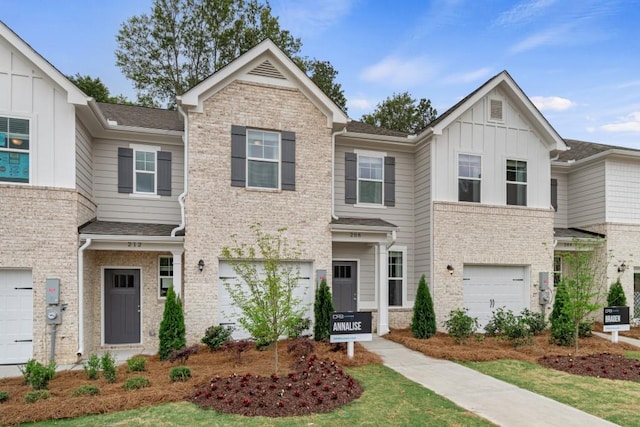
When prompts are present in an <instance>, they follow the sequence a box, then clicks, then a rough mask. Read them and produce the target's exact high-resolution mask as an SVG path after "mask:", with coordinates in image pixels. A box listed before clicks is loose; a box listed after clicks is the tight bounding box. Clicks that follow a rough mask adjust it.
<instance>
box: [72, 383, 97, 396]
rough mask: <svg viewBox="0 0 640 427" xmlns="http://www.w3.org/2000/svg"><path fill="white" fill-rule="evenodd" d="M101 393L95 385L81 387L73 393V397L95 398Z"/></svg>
mask: <svg viewBox="0 0 640 427" xmlns="http://www.w3.org/2000/svg"><path fill="white" fill-rule="evenodd" d="M98 393H100V389H99V388H98V387H96V386H94V385H91V384H87V385H81V386H80V387H78V388H77V389H75V390H73V393H71V397H79V396H95V395H96V394H98Z"/></svg>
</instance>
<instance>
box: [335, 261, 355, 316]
mask: <svg viewBox="0 0 640 427" xmlns="http://www.w3.org/2000/svg"><path fill="white" fill-rule="evenodd" d="M357 265H358V264H357V263H356V262H355V261H334V262H333V286H332V294H333V307H334V309H335V310H336V311H338V312H345V311H357V310H358V291H357V289H358V286H357V284H358V269H357Z"/></svg>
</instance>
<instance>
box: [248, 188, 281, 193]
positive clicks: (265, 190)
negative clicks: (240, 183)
mask: <svg viewBox="0 0 640 427" xmlns="http://www.w3.org/2000/svg"><path fill="white" fill-rule="evenodd" d="M244 189H245V190H246V191H257V192H259V193H282V190H281V189H279V188H263V187H245V188H244Z"/></svg>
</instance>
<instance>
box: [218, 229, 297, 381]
mask: <svg viewBox="0 0 640 427" xmlns="http://www.w3.org/2000/svg"><path fill="white" fill-rule="evenodd" d="M250 228H251V231H252V232H253V234H254V235H255V239H256V241H255V243H254V244H252V245H249V244H246V243H239V242H238V241H237V240H235V237H234V245H233V246H232V247H224V248H223V249H222V254H223V256H224V257H225V258H226V259H227V260H229V261H230V262H231V264H232V266H233V270H234V271H235V273H236V274H237V276H238V277H239V278H240V279H241V281H238V282H236V283H228V282H226V281H225V283H224V286H225V288H226V289H227V291H228V292H229V295H230V296H231V300H232V301H233V303H234V304H235V306H236V307H238V308H239V309H240V311H241V317H240V318H239V319H238V322H239V323H240V325H242V327H243V328H244V329H246V330H247V332H249V333H250V334H251V336H252V337H253V338H255V339H256V340H257V341H258V342H260V343H263V344H265V343H266V344H271V343H274V364H275V372H276V373H277V372H278V339H279V338H280V337H281V336H287V335H291V333H292V331H294V330H295V328H297V327H298V324H299V319H300V318H302V317H304V313H305V311H306V310H305V308H304V307H303V306H302V305H301V303H302V301H301V299H300V298H297V297H295V296H294V291H295V289H296V288H297V287H298V280H299V279H300V274H299V271H298V269H297V268H294V267H293V265H292V264H291V263H290V262H289V261H293V260H296V259H298V258H299V257H300V250H299V248H298V244H295V245H293V246H292V245H290V244H289V242H288V241H287V239H286V238H285V235H284V232H285V229H284V228H281V229H278V231H277V233H275V234H269V233H266V232H264V231H263V230H262V228H261V226H260V224H254V225H252V226H251V227H250Z"/></svg>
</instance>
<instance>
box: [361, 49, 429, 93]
mask: <svg viewBox="0 0 640 427" xmlns="http://www.w3.org/2000/svg"><path fill="white" fill-rule="evenodd" d="M432 76H433V63H432V62H431V61H429V60H427V58H425V57H417V58H407V59H405V58H397V57H393V56H389V57H386V58H384V59H383V60H382V61H380V62H378V63H377V64H374V65H371V66H369V67H367V68H365V69H364V70H363V71H362V73H360V77H361V78H362V79H363V80H365V81H367V82H374V83H388V84H390V85H391V86H394V87H399V88H407V87H408V86H413V85H416V84H419V83H424V82H426V81H428V80H430V79H431V77H432Z"/></svg>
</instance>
